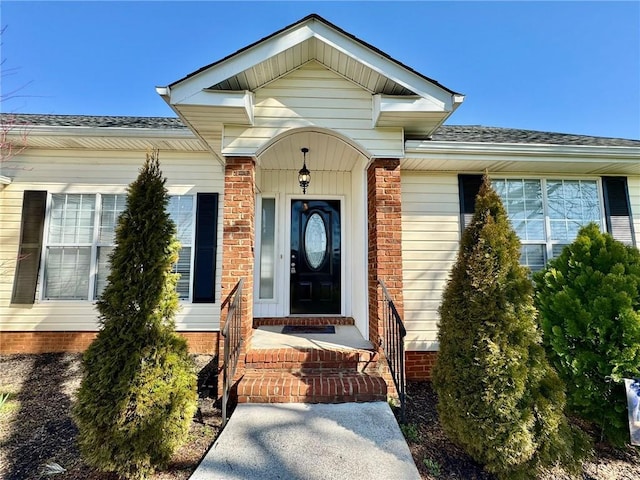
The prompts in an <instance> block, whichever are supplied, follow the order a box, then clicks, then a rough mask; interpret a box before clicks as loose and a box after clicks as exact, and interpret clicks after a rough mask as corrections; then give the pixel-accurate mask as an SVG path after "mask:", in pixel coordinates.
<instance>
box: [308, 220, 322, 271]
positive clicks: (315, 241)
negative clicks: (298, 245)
mask: <svg viewBox="0 0 640 480" xmlns="http://www.w3.org/2000/svg"><path fill="white" fill-rule="evenodd" d="M304 250H305V253H306V256H307V262H309V266H310V267H311V268H312V269H314V270H316V269H318V268H319V267H320V265H322V262H323V261H324V257H325V256H326V254H327V228H326V227H325V224H324V221H323V220H322V217H321V216H320V214H318V213H313V214H312V215H311V217H309V221H308V222H307V226H306V228H305V230H304Z"/></svg>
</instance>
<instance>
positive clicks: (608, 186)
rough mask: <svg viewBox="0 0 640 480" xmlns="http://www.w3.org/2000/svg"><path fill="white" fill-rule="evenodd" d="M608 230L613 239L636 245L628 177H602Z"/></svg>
mask: <svg viewBox="0 0 640 480" xmlns="http://www.w3.org/2000/svg"><path fill="white" fill-rule="evenodd" d="M602 189H603V191H604V213H605V216H606V220H607V230H608V231H609V233H610V234H611V235H613V238H615V239H616V240H620V241H621V242H622V243H626V244H627V245H635V235H634V231H633V220H632V218H631V208H630V206H629V189H628V186H627V177H602Z"/></svg>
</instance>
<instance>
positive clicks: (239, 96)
mask: <svg viewBox="0 0 640 480" xmlns="http://www.w3.org/2000/svg"><path fill="white" fill-rule="evenodd" d="M190 105H194V106H199V107H213V108H215V107H224V108H231V109H234V110H237V111H238V113H240V112H242V114H244V116H245V117H246V122H247V123H246V124H247V125H253V93H252V92H249V91H246V90H245V91H243V92H235V91H223V90H202V91H200V92H198V93H196V94H195V95H193V96H192V97H190V98H189V100H188V101H186V100H185V101H183V102H180V103H177V104H175V108H176V109H179V108H180V107H188V106H190Z"/></svg>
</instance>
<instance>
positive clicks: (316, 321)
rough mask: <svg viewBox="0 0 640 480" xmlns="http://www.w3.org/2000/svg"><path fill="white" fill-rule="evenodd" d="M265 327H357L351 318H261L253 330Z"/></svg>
mask: <svg viewBox="0 0 640 480" xmlns="http://www.w3.org/2000/svg"><path fill="white" fill-rule="evenodd" d="M265 325H282V326H284V325H304V326H309V325H355V320H354V319H353V318H351V317H261V318H254V319H253V328H258V327H262V326H265Z"/></svg>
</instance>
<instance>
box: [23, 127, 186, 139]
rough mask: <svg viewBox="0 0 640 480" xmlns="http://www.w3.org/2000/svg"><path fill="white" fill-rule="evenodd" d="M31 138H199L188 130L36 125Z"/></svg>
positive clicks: (31, 129) (30, 134)
mask: <svg viewBox="0 0 640 480" xmlns="http://www.w3.org/2000/svg"><path fill="white" fill-rule="evenodd" d="M29 136H30V137H31V136H42V137H47V136H48V137H62V136H64V137H70V136H86V137H126V138H170V139H181V140H189V139H192V140H195V139H196V138H197V137H196V136H195V135H194V134H193V132H191V131H190V130H188V129H182V130H172V129H164V128H135V127H71V126H51V125H34V126H30V127H29Z"/></svg>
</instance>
